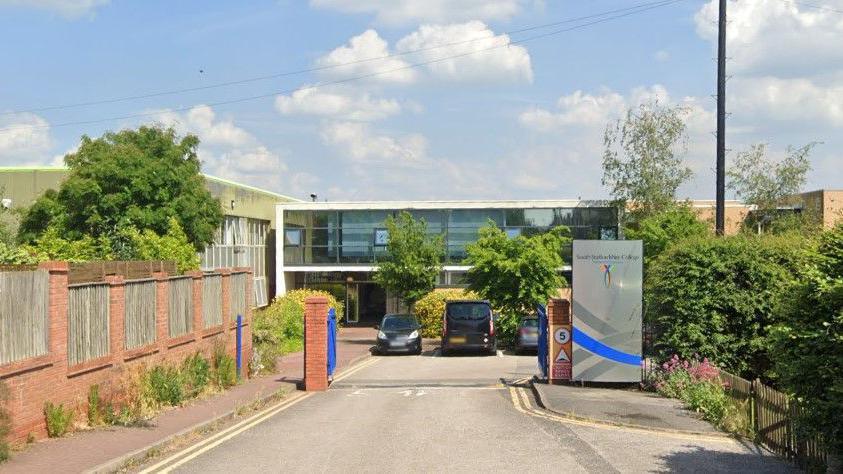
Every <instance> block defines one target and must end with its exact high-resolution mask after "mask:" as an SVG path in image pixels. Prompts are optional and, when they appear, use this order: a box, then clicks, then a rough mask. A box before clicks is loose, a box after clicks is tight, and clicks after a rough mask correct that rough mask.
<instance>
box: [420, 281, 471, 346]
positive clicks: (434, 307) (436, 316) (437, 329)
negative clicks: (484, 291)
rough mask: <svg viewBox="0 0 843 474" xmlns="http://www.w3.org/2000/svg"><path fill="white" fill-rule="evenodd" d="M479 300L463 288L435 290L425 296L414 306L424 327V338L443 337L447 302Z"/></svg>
mask: <svg viewBox="0 0 843 474" xmlns="http://www.w3.org/2000/svg"><path fill="white" fill-rule="evenodd" d="M477 298H478V296H477V295H476V294H474V293H473V292H471V291H468V290H463V289H461V288H449V289H442V290H434V291H431V292H430V293H428V294H426V295H424V296H423V297H422V298H421V299H419V300H418V301H416V304H415V305H414V306H413V313H414V314H415V315H416V319H418V320H419V324H421V326H422V329H421V333H422V337H439V336H441V335H442V317H443V316H444V314H445V302H446V301H449V300H464V299H477Z"/></svg>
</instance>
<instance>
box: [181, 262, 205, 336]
mask: <svg viewBox="0 0 843 474" xmlns="http://www.w3.org/2000/svg"><path fill="white" fill-rule="evenodd" d="M185 275H187V276H190V277H193V334H194V335H196V341H197V342H199V341H200V340H201V337H202V336H201V333H202V328H203V326H204V320H203V317H202V305H203V304H204V303H205V302H204V301H202V285H203V283H204V281H203V280H202V275H204V274H203V273H202V272H201V271H199V270H196V271H192V272H185Z"/></svg>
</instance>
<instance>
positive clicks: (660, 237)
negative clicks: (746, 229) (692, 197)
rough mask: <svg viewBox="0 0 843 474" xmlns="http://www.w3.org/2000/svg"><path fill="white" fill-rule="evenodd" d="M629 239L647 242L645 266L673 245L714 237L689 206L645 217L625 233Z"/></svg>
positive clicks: (681, 206)
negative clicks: (688, 240)
mask: <svg viewBox="0 0 843 474" xmlns="http://www.w3.org/2000/svg"><path fill="white" fill-rule="evenodd" d="M624 233H625V234H626V238H628V239H630V240H642V241H644V265H645V269H646V267H649V266H650V263H651V262H652V261H653V260H655V259H656V257H658V256H659V255H661V254H662V252H664V251H665V250H666V249H667V248H668V247H670V246H671V245H673V244H675V243H677V242H681V241H683V240H685V239H690V238H695V237H704V236H707V235H709V234H710V233H711V231H710V229H709V226H708V224H706V223H705V222H703V221H701V220H700V219H699V217H697V215H696V214H695V213H694V211H693V209H691V208H690V207H689V206H687V205H680V206H674V207H671V208H669V209H667V210H665V211H662V212H659V213H657V214H653V215H650V216H647V217H645V218H644V219H642V220H641V221H640V222H638V223H637V225H635V226H634V227H627V228H626V229H624Z"/></svg>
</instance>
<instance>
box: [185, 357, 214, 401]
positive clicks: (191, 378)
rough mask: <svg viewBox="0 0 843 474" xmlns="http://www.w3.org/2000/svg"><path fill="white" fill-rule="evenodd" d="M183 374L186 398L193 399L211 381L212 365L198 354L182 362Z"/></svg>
mask: <svg viewBox="0 0 843 474" xmlns="http://www.w3.org/2000/svg"><path fill="white" fill-rule="evenodd" d="M181 373H182V382H183V384H184V393H185V396H186V397H187V398H193V397H196V396H198V395H199V394H200V393H202V391H203V390H205V387H207V386H208V383H209V382H210V381H211V364H209V363H208V361H207V360H205V358H204V357H202V355H201V354H199V353H198V352H197V353H195V354H193V355H192V356H190V357H188V358H187V359H185V360H184V362H182V368H181Z"/></svg>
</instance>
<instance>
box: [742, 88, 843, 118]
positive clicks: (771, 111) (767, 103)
mask: <svg viewBox="0 0 843 474" xmlns="http://www.w3.org/2000/svg"><path fill="white" fill-rule="evenodd" d="M731 86H732V87H731V89H730V92H729V95H728V96H727V97H728V100H729V108H730V109H732V110H736V111H740V119H741V120H742V121H761V122H763V121H771V120H781V121H792V122H798V123H800V124H801V125H802V126H806V125H807V126H814V127H818V126H822V125H827V126H831V127H843V81H840V82H836V83H833V84H830V85H826V86H820V85H818V84H817V83H815V82H814V81H812V80H811V79H808V78H795V79H782V78H777V77H760V78H745V79H744V78H737V79H735V80H734V81H732V83H731Z"/></svg>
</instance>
